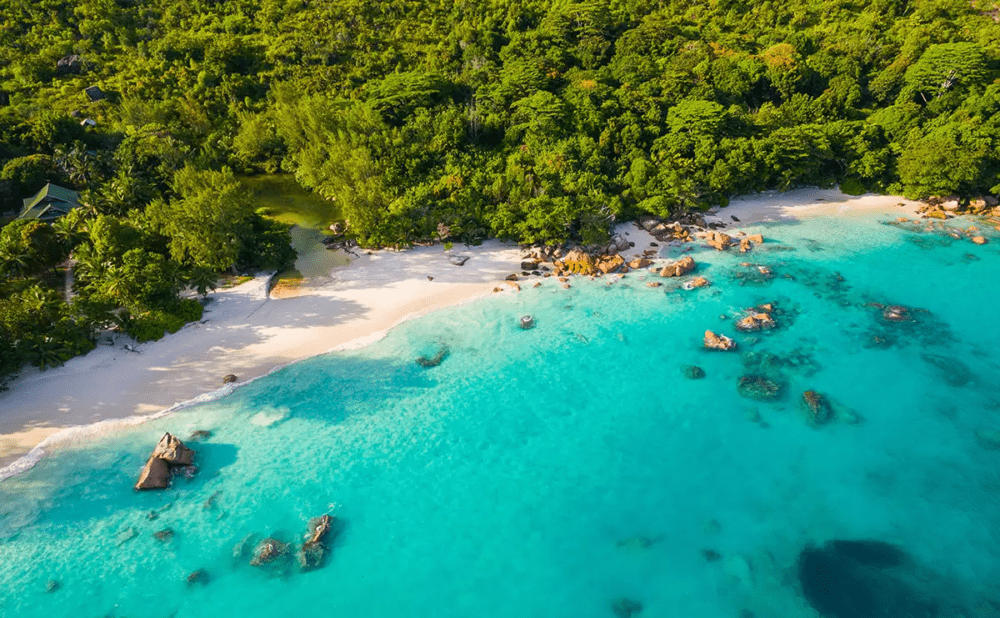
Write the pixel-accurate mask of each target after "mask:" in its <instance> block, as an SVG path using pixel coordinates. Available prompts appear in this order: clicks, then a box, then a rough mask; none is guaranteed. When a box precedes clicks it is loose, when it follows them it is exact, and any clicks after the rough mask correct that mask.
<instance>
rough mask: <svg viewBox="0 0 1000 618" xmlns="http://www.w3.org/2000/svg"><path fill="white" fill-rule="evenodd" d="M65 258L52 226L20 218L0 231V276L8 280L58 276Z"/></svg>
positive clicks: (62, 247)
mask: <svg viewBox="0 0 1000 618" xmlns="http://www.w3.org/2000/svg"><path fill="white" fill-rule="evenodd" d="M65 257H66V252H65V250H64V245H63V243H62V242H61V240H60V238H59V236H58V235H57V234H56V231H55V230H54V229H53V228H52V226H51V225H49V224H48V223H44V222H42V221H38V220H37V219H18V220H16V221H14V222H12V223H10V224H8V225H7V226H6V227H4V228H3V229H2V230H0V275H2V276H4V277H8V278H22V279H23V278H27V277H31V276H37V275H40V274H42V273H45V272H49V273H54V272H55V267H56V265H57V264H58V263H59V262H61V261H62V260H63V259H64V258H65Z"/></svg>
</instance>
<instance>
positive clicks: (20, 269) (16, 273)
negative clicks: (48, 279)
mask: <svg viewBox="0 0 1000 618" xmlns="http://www.w3.org/2000/svg"><path fill="white" fill-rule="evenodd" d="M32 266H33V264H32V260H31V251H30V250H29V249H28V247H27V246H26V245H24V244H23V243H5V244H3V245H2V246H0V273H2V274H3V275H4V276H6V277H18V278H24V277H26V276H27V275H29V274H30V273H31V271H32Z"/></svg>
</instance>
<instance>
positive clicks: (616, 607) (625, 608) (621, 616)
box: [611, 597, 642, 618]
mask: <svg viewBox="0 0 1000 618" xmlns="http://www.w3.org/2000/svg"><path fill="white" fill-rule="evenodd" d="M611 611H612V612H614V614H615V616H617V617H618V618H629V616H633V615H635V614H638V613H640V612H641V611H642V603H640V602H639V601H635V600H632V599H626V598H625V597H621V598H618V599H615V600H614V601H612V602H611Z"/></svg>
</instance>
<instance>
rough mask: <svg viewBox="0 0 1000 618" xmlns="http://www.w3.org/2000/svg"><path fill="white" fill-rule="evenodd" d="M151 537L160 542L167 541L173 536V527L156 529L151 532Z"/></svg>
mask: <svg viewBox="0 0 1000 618" xmlns="http://www.w3.org/2000/svg"><path fill="white" fill-rule="evenodd" d="M153 538H154V539H156V540H157V541H159V542H161V543H166V542H167V541H169V540H171V539H172V538H174V529H173V528H164V529H163V530H157V531H156V532H154V533H153Z"/></svg>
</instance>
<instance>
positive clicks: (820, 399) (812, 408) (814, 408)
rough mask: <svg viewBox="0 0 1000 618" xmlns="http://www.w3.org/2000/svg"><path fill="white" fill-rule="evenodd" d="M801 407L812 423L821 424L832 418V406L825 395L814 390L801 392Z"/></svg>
mask: <svg viewBox="0 0 1000 618" xmlns="http://www.w3.org/2000/svg"><path fill="white" fill-rule="evenodd" d="M802 408H803V410H805V413H806V417H807V418H808V419H809V422H810V423H811V424H813V425H823V424H824V423H826V422H827V421H829V420H830V419H832V418H833V408H831V407H830V402H829V401H828V400H827V398H826V397H824V396H823V395H821V394H819V393H817V392H816V391H806V392H804V393H802Z"/></svg>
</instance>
